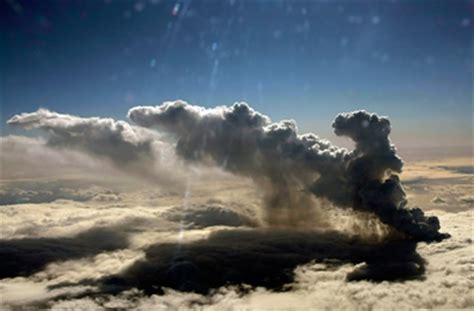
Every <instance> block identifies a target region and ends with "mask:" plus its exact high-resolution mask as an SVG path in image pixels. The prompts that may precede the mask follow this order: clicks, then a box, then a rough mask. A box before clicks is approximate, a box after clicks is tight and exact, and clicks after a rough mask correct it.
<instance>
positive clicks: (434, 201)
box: [431, 196, 446, 204]
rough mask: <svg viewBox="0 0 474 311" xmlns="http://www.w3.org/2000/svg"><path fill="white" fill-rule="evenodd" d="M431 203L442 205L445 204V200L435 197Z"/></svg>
mask: <svg viewBox="0 0 474 311" xmlns="http://www.w3.org/2000/svg"><path fill="white" fill-rule="evenodd" d="M431 202H433V203H435V204H444V203H446V200H445V199H443V198H441V197H439V196H435V197H434V198H433V199H432V200H431Z"/></svg>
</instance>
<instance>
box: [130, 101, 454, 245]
mask: <svg viewBox="0 0 474 311" xmlns="http://www.w3.org/2000/svg"><path fill="white" fill-rule="evenodd" d="M128 117H129V118H130V119H131V120H132V121H133V122H135V123H136V124H138V125H141V126H144V127H149V128H157V129H159V130H161V131H164V132H167V133H169V134H171V135H172V136H174V137H175V138H176V140H177V144H176V151H177V153H178V154H179V155H180V156H182V157H183V158H185V159H187V160H189V161H193V162H199V163H213V164H217V165H219V166H221V167H223V168H224V169H226V170H228V171H230V172H233V173H235V174H239V175H243V176H248V177H251V178H252V179H254V180H255V181H256V183H257V184H258V185H259V186H261V187H262V188H263V189H264V192H265V194H264V195H265V206H266V209H265V215H264V216H265V220H266V221H267V222H268V223H269V224H271V225H281V224H290V225H298V226H300V225H304V224H305V222H307V221H308V220H309V219H310V220H311V222H312V223H313V224H314V219H316V220H319V222H320V223H319V225H324V217H323V216H322V215H320V212H318V210H319V211H320V210H321V206H320V205H324V204H321V202H325V201H329V202H331V203H332V204H334V205H336V206H339V207H347V208H354V209H356V210H361V211H367V212H371V213H373V214H375V215H376V216H377V217H378V218H379V219H380V220H381V222H382V223H384V224H387V225H389V226H390V227H392V228H394V229H396V230H397V231H398V232H400V233H402V234H404V235H405V236H408V237H409V238H412V239H414V240H416V241H426V242H432V241H439V240H442V239H443V238H446V237H447V236H448V235H446V234H442V233H440V232H439V230H440V225H439V221H438V218H436V217H427V216H425V215H424V213H423V211H422V210H421V209H419V208H414V209H411V208H408V207H407V200H406V195H405V192H404V189H403V187H402V185H401V183H400V180H399V177H398V175H397V174H398V173H400V172H401V170H402V167H403V162H402V160H401V159H400V157H399V156H398V155H397V154H396V149H395V147H394V146H393V144H392V143H391V142H390V139H389V137H388V136H389V134H390V131H391V127H390V122H389V120H388V119H387V118H385V117H379V116H377V115H376V114H371V113H368V112H366V111H355V112H351V113H343V114H339V115H338V116H337V117H336V119H335V120H334V123H333V128H334V131H335V133H336V134H337V135H340V136H347V137H349V138H351V139H352V140H353V141H354V142H355V148H354V149H353V150H347V149H345V148H339V147H336V146H334V145H332V144H331V143H330V142H329V141H327V140H324V139H320V138H319V137H318V136H316V135H314V134H311V133H310V134H303V135H300V134H298V130H297V126H296V123H295V122H294V121H292V120H283V121H280V122H272V121H271V120H270V118H269V117H267V116H265V115H263V114H261V113H259V112H257V111H255V110H254V109H252V108H251V107H250V106H249V105H247V104H246V103H235V104H234V105H232V106H230V107H225V106H222V107H216V108H211V109H206V108H203V107H199V106H193V105H190V104H188V103H186V102H183V101H174V102H165V103H163V104H162V105H160V106H154V107H152V106H144V107H143V106H139V107H134V108H132V109H130V111H129V113H128ZM310 193H312V194H313V195H314V196H312V195H310ZM316 198H317V199H319V200H316ZM318 205H319V207H320V208H319V209H318V208H315V206H316V207H318Z"/></svg>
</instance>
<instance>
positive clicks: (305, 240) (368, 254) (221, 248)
mask: <svg viewBox="0 0 474 311" xmlns="http://www.w3.org/2000/svg"><path fill="white" fill-rule="evenodd" d="M145 253H146V256H145V258H144V259H143V260H140V261H138V262H136V263H135V264H133V265H132V266H131V267H129V268H128V269H127V270H125V271H123V272H121V273H119V274H116V275H113V276H108V277H105V278H103V279H102V280H100V284H101V285H100V287H101V290H100V292H108V293H118V292H121V291H124V290H127V289H130V288H138V289H140V290H143V291H144V292H145V293H146V294H154V293H162V289H161V288H162V287H168V288H173V289H176V290H180V291H185V292H197V293H201V294H206V293H209V291H211V290H212V289H214V288H218V287H221V286H225V285H240V284H248V285H251V286H263V287H266V288H268V289H272V290H284V289H285V288H287V287H288V286H285V285H286V284H290V283H291V282H292V281H293V270H294V269H295V268H296V267H297V266H298V265H302V264H305V263H308V262H311V261H315V262H325V263H328V264H329V265H334V266H338V265H341V264H344V263H354V264H357V263H365V265H362V266H361V267H359V268H357V269H356V270H355V271H353V272H352V273H350V274H349V275H348V276H347V280H348V281H355V280H372V281H384V280H388V281H396V280H407V279H414V278H420V277H422V276H423V273H424V271H425V269H424V260H423V259H422V257H421V256H420V255H419V254H418V253H417V252H416V242H414V241H409V240H404V241H389V242H383V243H369V242H363V241H361V240H359V239H357V238H350V237H347V236H344V235H341V234H339V233H335V232H325V233H324V232H294V231H293V232H291V231H278V230H271V231H270V230H255V229H254V230H251V229H248V230H243V229H234V230H221V231H217V232H215V233H213V234H211V235H210V236H209V237H208V239H204V240H198V241H194V242H189V243H166V244H155V245H153V246H151V247H149V248H148V249H146V250H145Z"/></svg>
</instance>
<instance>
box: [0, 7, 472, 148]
mask: <svg viewBox="0 0 474 311" xmlns="http://www.w3.org/2000/svg"><path fill="white" fill-rule="evenodd" d="M473 13H474V2H473V1H455V0H454V1H396V0H394V1H330V0H328V1H232V0H231V1H190V0H187V1H158V0H149V1H145V0H142V1H124V0H120V1H118V0H106V1H99V0H97V1H47V0H45V1H21V0H3V1H2V2H1V10H0V14H1V18H0V20H1V21H0V24H1V28H2V37H1V46H0V47H1V49H0V50H1V68H2V70H1V79H2V81H1V82H2V87H1V98H0V100H1V108H2V111H1V121H2V132H3V134H9V133H14V130H12V129H11V128H9V127H8V126H6V125H5V121H6V120H7V119H8V118H10V117H11V116H12V115H14V114H17V113H21V112H31V111H35V110H37V109H38V108H39V107H45V108H48V109H50V110H52V111H57V112H61V113H69V114H75V115H80V116H111V117H114V118H117V119H125V118H126V114H127V111H128V109H129V108H130V107H133V106H136V105H159V104H161V103H162V102H163V101H166V100H176V99H182V100H186V101H188V102H189V103H192V104H197V105H201V106H205V107H213V106H217V105H230V104H232V103H233V102H236V101H246V102H248V103H249V104H250V105H251V106H252V107H254V108H255V109H257V110H258V111H261V112H262V113H265V114H266V115H269V116H270V117H271V118H272V119H274V120H280V119H287V118H292V119H295V120H296V121H297V123H298V126H299V129H300V131H301V132H308V131H311V132H315V133H317V134H319V135H320V136H323V137H332V136H331V135H332V129H331V122H332V120H333V118H334V117H335V115H336V114H337V113H340V112H344V111H352V110H356V109H366V110H368V111H372V112H376V113H378V114H380V115H388V116H389V117H390V120H391V121H392V124H393V131H394V133H393V138H394V140H395V142H396V143H397V144H398V145H402V146H404V145H406V146H431V147H436V146H445V145H449V146H461V145H472V117H473V115H472V94H473V91H472V90H473V69H474V67H473V63H472V59H473V58H472V57H473V45H472V44H473V38H472V33H473V23H474V16H473Z"/></svg>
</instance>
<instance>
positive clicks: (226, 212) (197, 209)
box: [162, 203, 258, 229]
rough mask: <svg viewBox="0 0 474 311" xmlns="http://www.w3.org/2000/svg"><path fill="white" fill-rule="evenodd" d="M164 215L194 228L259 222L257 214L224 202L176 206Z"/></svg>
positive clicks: (252, 225)
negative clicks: (256, 218) (247, 213)
mask: <svg viewBox="0 0 474 311" xmlns="http://www.w3.org/2000/svg"><path fill="white" fill-rule="evenodd" d="M252 216H253V218H252ZM162 217H164V218H165V219H168V220H171V221H175V222H179V223H182V224H183V225H185V226H186V227H187V228H194V229H196V228H206V227H211V226H229V227H241V226H249V227H255V226H257V224H258V222H257V221H255V215H246V214H244V213H241V212H239V211H238V210H236V209H235V208H232V206H229V205H224V204H222V203H208V204H204V205H192V206H180V207H175V208H172V209H170V210H167V211H166V212H164V213H163V214H162Z"/></svg>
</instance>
